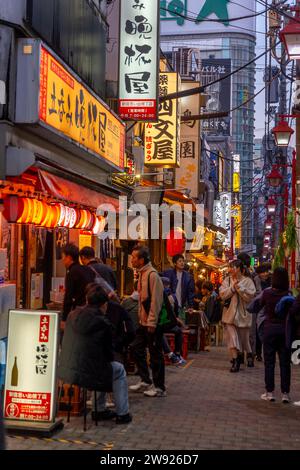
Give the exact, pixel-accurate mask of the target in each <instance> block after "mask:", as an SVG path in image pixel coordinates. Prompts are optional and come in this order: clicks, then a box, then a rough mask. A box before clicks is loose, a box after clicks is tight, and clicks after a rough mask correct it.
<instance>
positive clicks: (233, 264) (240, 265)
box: [229, 259, 251, 277]
mask: <svg viewBox="0 0 300 470" xmlns="http://www.w3.org/2000/svg"><path fill="white" fill-rule="evenodd" d="M229 265H230V267H231V268H240V270H241V273H242V274H243V276H246V277H251V276H250V272H249V269H248V268H247V267H246V266H245V265H244V263H243V261H242V260H240V259H235V260H233V261H231V262H230V264H229Z"/></svg>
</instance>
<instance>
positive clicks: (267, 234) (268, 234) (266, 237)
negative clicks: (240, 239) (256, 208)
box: [265, 232, 271, 242]
mask: <svg viewBox="0 0 300 470" xmlns="http://www.w3.org/2000/svg"><path fill="white" fill-rule="evenodd" d="M270 240H271V234H270V233H269V232H266V233H265V241H267V242H269V241H270Z"/></svg>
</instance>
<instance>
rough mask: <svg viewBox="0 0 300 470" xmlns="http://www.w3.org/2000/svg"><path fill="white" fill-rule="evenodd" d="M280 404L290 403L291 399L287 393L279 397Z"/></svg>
mask: <svg viewBox="0 0 300 470" xmlns="http://www.w3.org/2000/svg"><path fill="white" fill-rule="evenodd" d="M281 401H282V403H291V399H290V396H289V394H288V393H283V394H282V397H281Z"/></svg>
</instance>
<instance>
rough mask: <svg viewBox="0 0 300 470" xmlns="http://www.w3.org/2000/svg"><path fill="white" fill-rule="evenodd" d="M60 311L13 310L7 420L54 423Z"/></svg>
mask: <svg viewBox="0 0 300 470" xmlns="http://www.w3.org/2000/svg"><path fill="white" fill-rule="evenodd" d="M58 328H59V313H57V312H51V311H47V312H41V311H35V310H10V312H9V327H8V346H7V365H6V377H5V388H4V407H3V411H4V417H5V419H6V420H8V421H10V420H17V421H23V422H26V421H28V422H29V421H34V422H40V423H41V422H53V421H54V419H55V412H56V406H55V405H56V392H57V387H56V385H57V384H56V368H57V356H58Z"/></svg>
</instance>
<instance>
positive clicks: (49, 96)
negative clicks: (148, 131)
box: [15, 39, 125, 169]
mask: <svg viewBox="0 0 300 470" xmlns="http://www.w3.org/2000/svg"><path fill="white" fill-rule="evenodd" d="M30 51H31V53H29V52H30ZM15 121H16V122H18V123H24V124H37V123H38V124H41V125H42V126H43V127H46V128H47V129H49V130H51V131H54V132H56V133H58V134H59V135H60V136H61V137H63V138H64V139H67V140H71V141H72V142H73V143H75V144H77V146H80V147H81V148H84V149H85V150H87V151H89V152H90V153H93V154H94V155H96V156H97V157H102V158H103V159H105V160H106V161H107V162H108V163H111V164H113V165H114V166H116V167H118V168H122V169H123V168H124V153H125V125H124V123H122V121H121V120H120V119H119V118H118V117H117V116H116V115H115V114H113V113H112V112H111V111H110V110H109V108H108V106H107V105H106V104H105V103H104V102H103V101H102V100H101V99H100V98H99V97H98V96H97V95H95V94H94V93H93V92H92V91H91V90H90V89H89V88H88V86H87V85H85V84H83V83H82V81H81V80H80V78H79V77H77V76H76V75H75V73H74V72H72V71H71V70H70V69H69V68H68V66H67V65H65V64H64V63H63V62H62V61H61V60H60V59H59V58H58V57H57V56H55V55H54V53H52V52H51V51H50V50H49V49H48V48H47V47H46V46H44V45H43V44H42V43H41V41H39V40H33V39H25V40H24V39H22V40H20V41H19V50H18V75H17V100H16V116H15Z"/></svg>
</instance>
